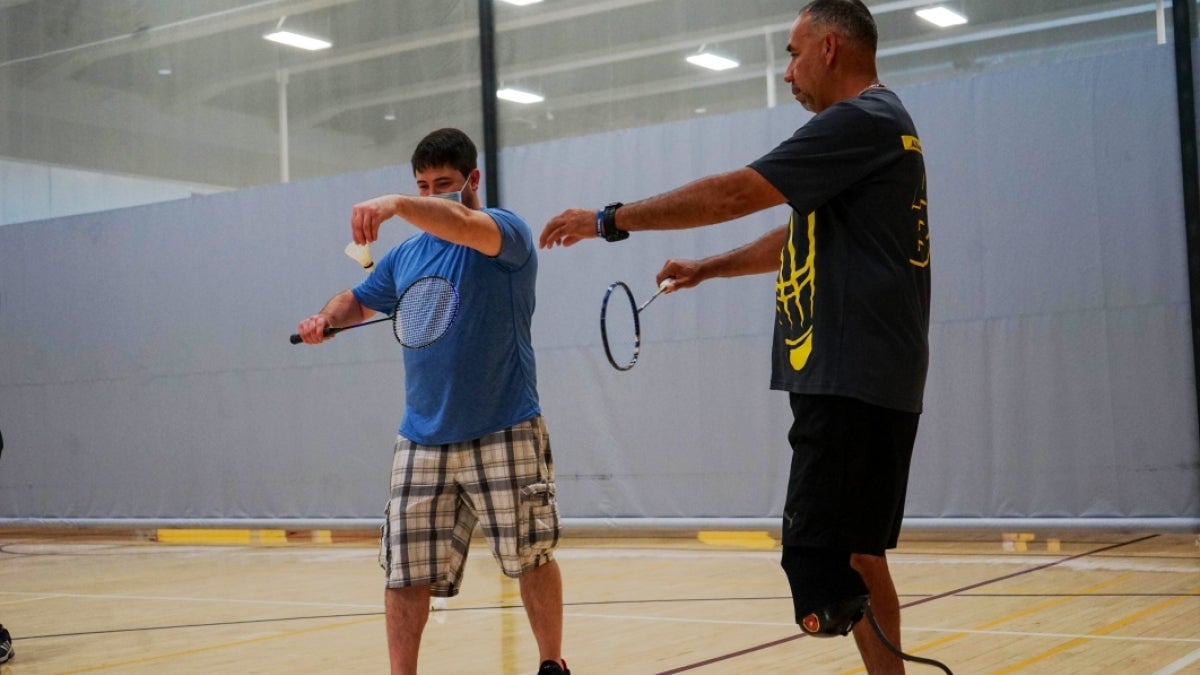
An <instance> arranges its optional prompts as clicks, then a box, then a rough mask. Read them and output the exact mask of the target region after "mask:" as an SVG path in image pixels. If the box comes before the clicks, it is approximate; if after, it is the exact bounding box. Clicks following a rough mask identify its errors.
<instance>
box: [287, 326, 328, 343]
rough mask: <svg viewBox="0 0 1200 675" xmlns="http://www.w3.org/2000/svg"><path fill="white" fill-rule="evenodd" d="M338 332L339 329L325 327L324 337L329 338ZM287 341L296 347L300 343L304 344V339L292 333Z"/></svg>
mask: <svg viewBox="0 0 1200 675" xmlns="http://www.w3.org/2000/svg"><path fill="white" fill-rule="evenodd" d="M338 330H340V329H338V328H334V327H333V326H326V327H325V332H324V335H325V337H329V336H330V335H333V334H334V333H336V332H338ZM288 339H289V340H291V342H292V344H294V345H298V344H300V343H301V342H304V338H302V337H300V334H299V333H292V337H290V338H288Z"/></svg>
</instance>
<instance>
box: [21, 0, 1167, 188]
mask: <svg viewBox="0 0 1200 675" xmlns="http://www.w3.org/2000/svg"><path fill="white" fill-rule="evenodd" d="M802 4H803V0H544V1H542V2H540V3H537V4H532V5H528V6H524V7H518V6H513V5H509V4H506V3H504V2H500V1H498V0H497V2H496V4H495V18H496V25H497V41H496V56H497V64H498V68H499V79H500V84H501V85H502V86H506V87H515V88H520V89H523V90H527V91H533V92H536V93H538V94H541V95H542V96H544V97H545V100H544V101H542V102H540V103H535V104H531V105H522V104H516V103H510V102H507V101H500V102H499V106H498V107H499V113H500V138H501V144H502V145H504V146H511V145H520V144H525V143H531V142H538V141H544V140H549V139H555V138H563V137H570V136H578V135H583V134H589V133H596V132H600V131H606V130H611V129H618V128H625V127H630V126H639V125H645V124H656V123H661V122H666V121H671V120H678V119H684V118H688V117H694V116H698V115H712V114H720V113H725V112H731V111H736V110H743V109H747V108H754V107H763V106H767V105H769V104H771V103H772V102H777V103H778V104H780V105H789V104H791V105H794V103H792V102H791V99H790V96H789V94H788V91H787V89H786V85H784V84H783V83H782V80H781V75H782V71H783V67H784V65H785V63H786V55H785V53H784V51H783V47H784V45H785V44H786V42H787V29H788V27H789V26H790V25H791V23H792V21H793V19H794V18H795V16H796V13H797V10H798V8H799V7H800V6H801V5H802ZM932 4H934V3H931V2H928V1H925V0H922V1H919V2H917V1H910V0H896V1H887V0H868V5H869V6H871V8H872V11H873V12H874V13H875V15H876V20H877V22H878V24H879V31H880V36H881V39H880V49H879V62H880V71H881V75H882V77H883V79H884V80H885V82H888V83H889V84H893V85H903V84H909V83H914V82H921V81H929V80H934V79H940V78H945V77H955V76H961V75H966V74H970V73H974V72H978V71H981V70H985V69H988V68H996V67H1006V66H1011V65H1019V64H1024V63H1030V62H1037V61H1040V60H1045V59H1047V58H1061V57H1071V56H1075V55H1082V54H1088V53H1095V52H1097V51H1112V50H1117V49H1124V48H1127V47H1132V46H1137V45H1148V44H1154V43H1155V42H1156V40H1157V39H1158V38H1157V34H1158V28H1157V16H1156V3H1155V2H1154V1H1153V0H1151V1H1150V2H1145V1H1141V2H1138V1H1134V0H949V1H948V2H945V3H941V4H942V5H945V6H947V7H949V8H952V9H954V10H956V11H958V12H959V13H961V14H963V15H965V16H966V17H967V18H968V19H969V21H968V23H967V24H965V25H962V26H957V27H952V28H938V27H936V26H934V25H932V24H930V23H927V22H925V21H923V20H921V19H920V18H918V17H917V16H916V15H915V14H914V10H916V9H920V8H923V7H928V6H930V5H932ZM1169 7H1170V4H1169V3H1168V4H1167V8H1168V9H1167V17H1166V19H1167V22H1166V23H1167V35H1168V38H1169V35H1170V26H1169V24H1170V10H1169ZM477 10H478V2H477V0H186V1H185V0H0V158H8V159H14V160H18V161H28V162H37V163H46V164H52V165H58V166H70V167H78V168H84V169H89V170H97V171H111V172H116V173H124V174H130V175H138V176H149V177H155V178H163V179H170V180H177V181H183V182H189V183H196V184H202V185H209V186H214V187H242V186H247V185H254V184H262V183H270V182H276V181H278V180H280V178H281V175H282V173H283V168H282V165H281V161H280V156H281V155H282V154H283V145H281V142H280V133H279V132H280V129H281V128H283V127H284V122H283V120H284V119H286V130H287V143H286V147H287V155H288V162H287V164H288V169H287V171H288V175H289V177H290V179H291V180H299V179H303V178H307V177H312V176H317V175H324V174H330V173H342V172H347V171H356V170H363V169H369V168H375V167H378V166H383V165H388V164H402V163H404V162H405V161H406V160H407V157H408V153H409V152H410V149H411V145H412V143H413V142H415V140H416V139H417V138H419V137H420V136H421V135H423V134H424V132H426V131H428V130H429V129H431V128H434V127H435V126H459V127H461V128H463V129H465V130H467V131H468V132H469V133H471V134H472V135H473V136H475V137H476V140H477V141H480V140H482V139H481V136H482V131H481V129H482V124H481V122H480V121H479V118H480V109H481V104H480V99H481V94H480V82H479V75H478V72H479V70H478V69H479V51H478V48H477V36H478V16H477ZM281 20H282V26H283V27H284V28H286V29H289V30H294V31H297V32H303V33H306V34H310V35H316V36H320V37H324V38H326V39H328V40H329V41H331V42H332V43H333V46H332V47H331V48H329V49H326V50H323V51H313V52H308V51H301V50H298V49H295V48H292V47H287V46H282V45H277V44H274V43H271V42H267V41H266V40H264V39H263V37H262V36H263V35H264V34H265V33H268V32H271V31H272V30H274V29H275V28H277V27H278V26H279V25H280V23H281ZM702 47H706V48H708V49H710V50H712V51H716V52H719V53H720V54H722V55H725V56H728V57H731V58H733V59H736V60H737V61H738V62H739V63H740V65H739V67H737V68H734V69H732V70H726V71H721V72H714V71H709V70H703V69H700V68H698V67H696V66H693V65H691V64H689V63H687V62H686V61H685V60H684V57H686V56H687V55H689V54H694V53H696V52H697V51H699V50H700V49H701V48H702ZM768 73H770V76H768ZM773 87H777V89H776V90H775V92H774V94H772V88H773ZM281 95H282V96H281Z"/></svg>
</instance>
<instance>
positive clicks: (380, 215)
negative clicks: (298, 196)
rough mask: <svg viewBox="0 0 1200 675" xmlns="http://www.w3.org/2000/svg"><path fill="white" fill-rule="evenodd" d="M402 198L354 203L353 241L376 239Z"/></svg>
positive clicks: (377, 198)
mask: <svg viewBox="0 0 1200 675" xmlns="http://www.w3.org/2000/svg"><path fill="white" fill-rule="evenodd" d="M403 198H404V197H403V196H401V195H384V196H382V197H376V198H374V199H368V200H367V201H365V202H362V203H361V204H355V205H354V209H353V210H352V211H351V212H350V236H352V237H353V238H354V243H356V244H359V245H360V246H361V245H363V244H370V243H371V242H373V241H375V240H376V239H378V238H379V226H380V225H382V224H383V221H385V220H387V219H388V218H391V217H392V216H394V215H396V210H397V202H398V201H399V200H401V199H403ZM306 342H307V340H306Z"/></svg>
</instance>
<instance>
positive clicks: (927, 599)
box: [656, 534, 1158, 675]
mask: <svg viewBox="0 0 1200 675" xmlns="http://www.w3.org/2000/svg"><path fill="white" fill-rule="evenodd" d="M1157 536H1158V535H1157V534H1148V535H1146V536H1144V537H1138V538H1137V539H1131V540H1129V541H1123V542H1121V543H1118V544H1109V545H1108V546H1102V547H1100V548H1098V549H1095V550H1092V551H1085V552H1083V553H1076V554H1075V555H1072V556H1067V557H1066V558H1060V559H1059V560H1055V561H1052V562H1048V563H1044V564H1042V565H1037V566H1036V567H1030V568H1028V569H1023V570H1018V571H1016V572H1012V573H1010V574H1004V575H1002V576H998V577H994V578H991V579H985V580H983V581H980V582H976V583H973V584H970V585H969V586H963V587H962V588H956V589H954V590H952V591H946V592H945V593H939V594H937V595H929V596H926V597H923V598H920V599H918V600H913V601H911V602H906V603H904V604H902V605H900V608H901V609H905V608H908V607H915V606H917V605H922V604H925V603H926V602H932V601H934V600H941V599H942V598H948V597H950V596H952V595H957V594H959V593H963V592H966V591H971V590H974V589H976V588H979V587H980V586H987V585H989V584H994V583H997V582H1000V581H1004V580H1006V579H1012V578H1013V577H1019V576H1023V575H1026V574H1031V573H1033V572H1039V571H1041V570H1044V569H1046V568H1049V567H1054V566H1055V565H1061V564H1063V563H1065V562H1070V561H1072V560H1076V559H1078V558H1086V557H1087V556H1090V555H1096V554H1098V553H1104V552H1105V551H1111V550H1113V549H1115V548H1121V547H1122V546H1130V545H1132V544H1140V543H1141V542H1143V541H1146V540H1148V539H1153V538H1155V537H1157ZM802 637H805V635H804V633H796V634H795V635H792V636H790V637H785V638H780V639H778V640H772V641H771V642H764V643H763V644H760V645H755V646H753V647H747V648H745V649H739V650H738V651H736V652H729V653H728V654H722V655H720V656H714V657H712V658H708V659H705V660H703V661H698V662H696V663H690V664H688V665H686V666H680V667H678V668H672V669H671V670H664V671H662V672H661V673H657V674H656V675H674V674H675V673H682V672H686V671H689V670H695V669H697V668H703V667H704V666H710V665H712V664H714V663H720V662H722V661H728V660H730V659H735V658H737V657H739V656H744V655H746V654H752V653H754V652H757V651H762V650H764V649H770V648H771V647H776V646H778V645H781V644H785V643H787V642H791V641H793V640H799V639H800V638H802Z"/></svg>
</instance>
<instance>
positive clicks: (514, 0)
mask: <svg viewBox="0 0 1200 675" xmlns="http://www.w3.org/2000/svg"><path fill="white" fill-rule="evenodd" d="M541 1H542V0H504V2H507V3H508V4H510V5H516V6H517V7H524V6H525V5H536V4H537V3H539V2H541Z"/></svg>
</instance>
